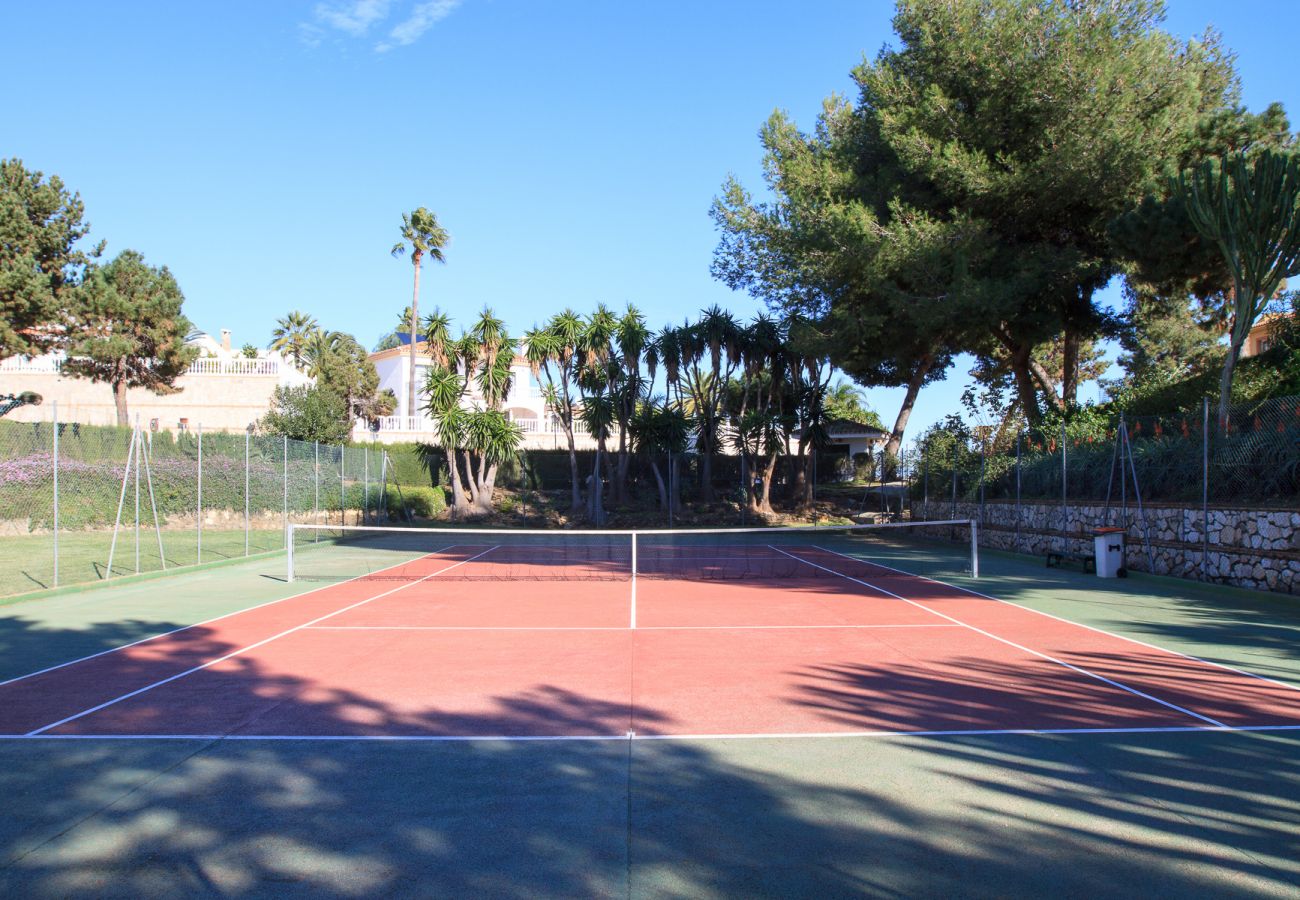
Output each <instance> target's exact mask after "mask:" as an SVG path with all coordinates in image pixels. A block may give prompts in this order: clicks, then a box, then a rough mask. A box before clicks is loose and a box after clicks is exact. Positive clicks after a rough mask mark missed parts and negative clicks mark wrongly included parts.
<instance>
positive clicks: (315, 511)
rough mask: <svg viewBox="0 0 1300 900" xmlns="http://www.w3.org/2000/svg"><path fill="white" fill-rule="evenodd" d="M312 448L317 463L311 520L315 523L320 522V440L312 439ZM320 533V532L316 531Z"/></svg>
mask: <svg viewBox="0 0 1300 900" xmlns="http://www.w3.org/2000/svg"><path fill="white" fill-rule="evenodd" d="M312 450H313V452H314V453H315V460H316V462H315V464H314V465H313V466H312V471H311V484H312V501H311V521H312V524H313V525H319V524H320V441H312ZM316 533H317V534H320V532H316Z"/></svg>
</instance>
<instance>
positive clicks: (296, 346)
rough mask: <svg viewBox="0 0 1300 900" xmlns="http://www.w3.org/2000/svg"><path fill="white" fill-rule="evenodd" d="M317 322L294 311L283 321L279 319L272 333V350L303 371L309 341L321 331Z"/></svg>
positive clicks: (270, 345) (270, 346)
mask: <svg viewBox="0 0 1300 900" xmlns="http://www.w3.org/2000/svg"><path fill="white" fill-rule="evenodd" d="M319 330H320V329H319V326H317V324H316V320H315V319H314V318H312V317H311V316H309V315H307V313H305V312H299V311H298V310H296V309H295V310H293V311H292V312H290V313H289V314H288V315H287V316H285V317H284V318H282V319H277V320H276V322H275V329H274V330H273V331H272V332H271V343H270V344H268V345H267V346H268V347H269V348H270V349H271V350H278V351H279V352H280V355H281V356H288V357H289V358H290V359H292V360H293V365H294V367H295V368H298V369H301V368H302V363H303V357H304V354H305V352H306V349H307V340H308V338H309V337H311V335H312V333H313V332H316V331H319Z"/></svg>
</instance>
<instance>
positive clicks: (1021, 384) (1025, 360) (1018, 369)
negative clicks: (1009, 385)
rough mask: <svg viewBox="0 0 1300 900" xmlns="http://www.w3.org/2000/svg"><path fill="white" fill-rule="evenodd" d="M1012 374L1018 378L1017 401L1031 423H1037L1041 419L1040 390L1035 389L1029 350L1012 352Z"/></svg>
mask: <svg viewBox="0 0 1300 900" xmlns="http://www.w3.org/2000/svg"><path fill="white" fill-rule="evenodd" d="M1009 365H1010V368H1011V374H1012V376H1014V378H1015V380H1016V395H1017V401H1018V402H1019V403H1020V408H1021V409H1023V410H1024V411H1025V417H1026V418H1027V419H1028V420H1029V422H1030V424H1037V422H1038V420H1039V419H1040V414H1039V408H1038V392H1037V391H1035V390H1034V380H1033V377H1032V376H1031V375H1030V374H1029V351H1028V350H1023V349H1016V350H1013V351H1012V352H1011V359H1010V363H1009Z"/></svg>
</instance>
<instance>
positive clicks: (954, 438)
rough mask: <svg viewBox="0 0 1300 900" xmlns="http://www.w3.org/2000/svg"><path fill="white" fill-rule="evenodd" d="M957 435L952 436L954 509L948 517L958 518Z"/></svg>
mask: <svg viewBox="0 0 1300 900" xmlns="http://www.w3.org/2000/svg"><path fill="white" fill-rule="evenodd" d="M957 450H958V447H957V435H955V434H954V435H953V436H952V510H951V511H950V515H949V516H948V518H950V519H955V518H957Z"/></svg>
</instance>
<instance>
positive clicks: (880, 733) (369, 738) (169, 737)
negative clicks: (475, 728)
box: [0, 725, 1300, 743]
mask: <svg viewBox="0 0 1300 900" xmlns="http://www.w3.org/2000/svg"><path fill="white" fill-rule="evenodd" d="M1289 731H1300V725H1218V726H1209V725H1154V726H1141V725H1134V726H1127V727H1125V726H1120V727H1114V728H964V729H961V728H958V729H946V730H929V731H907V730H901V729H900V730H887V729H880V730H876V731H790V732H779V731H776V732H756V733H753V734H739V733H737V734H726V733H718V734H709V733H704V734H637V733H636V732H627V733H625V734H540V735H539V734H473V735H460V734H454V735H453V734H409V735H399V734H303V735H298V734H0V741H209V742H211V741H303V742H318V741H321V742H323V741H330V742H344V741H354V742H358V743H364V742H374V741H383V742H396V741H410V742H423V743H463V742H466V741H509V742H533V741H549V742H563V741H759V740H806V739H815V740H822V739H828V738H896V737H899V738H935V737H939V738H942V737H999V736H1003V735H1008V736H1015V735H1025V736H1035V735H1056V734H1062V735H1064V734H1098V735H1107V734H1197V733H1204V734H1236V733H1242V734H1257V733H1259V734H1267V733H1269V732H1289Z"/></svg>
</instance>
